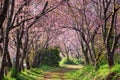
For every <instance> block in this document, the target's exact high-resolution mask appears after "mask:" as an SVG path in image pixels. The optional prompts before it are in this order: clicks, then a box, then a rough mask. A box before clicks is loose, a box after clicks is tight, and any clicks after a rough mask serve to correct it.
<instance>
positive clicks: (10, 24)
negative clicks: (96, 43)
mask: <svg viewBox="0 0 120 80" xmlns="http://www.w3.org/2000/svg"><path fill="white" fill-rule="evenodd" d="M63 2H65V0H62V1H42V0H3V1H1V2H0V3H1V12H0V50H1V53H0V54H1V55H2V57H1V58H2V62H1V68H0V79H2V78H3V77H4V75H5V72H6V71H7V70H9V69H10V68H12V67H14V68H15V71H16V73H18V72H21V70H24V62H25V63H26V66H27V69H30V67H31V66H33V67H37V66H38V65H39V64H40V61H42V59H43V58H44V56H45V52H44V51H43V50H44V49H47V47H48V42H49V41H50V40H51V39H52V36H49V35H50V34H51V35H52V33H51V31H52V32H53V31H54V30H53V29H52V28H51V26H49V25H45V24H47V23H44V20H47V18H48V17H47V14H49V13H50V12H51V11H53V10H54V9H56V8H57V7H59V6H60V5H61V4H62V3H63ZM43 23H44V25H43ZM47 26H48V27H47ZM54 32H55V31H54ZM55 33H56V32H55ZM42 51H43V52H44V53H41V52H42ZM41 54H42V55H41ZM12 62H13V63H12ZM33 63H34V64H33Z"/></svg>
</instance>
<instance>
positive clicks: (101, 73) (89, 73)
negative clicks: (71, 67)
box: [66, 64, 120, 80]
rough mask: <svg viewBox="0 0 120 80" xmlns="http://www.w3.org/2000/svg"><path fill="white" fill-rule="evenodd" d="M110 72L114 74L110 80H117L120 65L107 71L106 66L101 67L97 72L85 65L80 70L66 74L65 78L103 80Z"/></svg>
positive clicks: (119, 75)
mask: <svg viewBox="0 0 120 80" xmlns="http://www.w3.org/2000/svg"><path fill="white" fill-rule="evenodd" d="M112 72H115V73H116V75H115V76H114V78H112V80H117V77H120V64H116V65H115V66H114V67H113V68H112V69H109V67H108V65H107V64H106V65H103V66H101V67H100V68H99V69H98V70H97V71H95V69H94V67H93V66H90V65H86V66H85V67H83V68H82V69H80V70H76V71H72V72H69V73H66V77H68V78H71V79H73V80H105V79H106V77H107V76H108V75H109V74H110V73H112Z"/></svg>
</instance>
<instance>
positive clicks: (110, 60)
mask: <svg viewBox="0 0 120 80" xmlns="http://www.w3.org/2000/svg"><path fill="white" fill-rule="evenodd" d="M108 65H109V68H112V67H113V66H114V53H113V52H108Z"/></svg>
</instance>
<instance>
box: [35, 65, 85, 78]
mask: <svg viewBox="0 0 120 80" xmlns="http://www.w3.org/2000/svg"><path fill="white" fill-rule="evenodd" d="M82 67H83V66H82V65H64V66H63V67H61V68H59V69H56V70H53V71H48V72H44V74H43V75H42V76H41V78H40V77H37V78H36V80H72V79H69V78H66V77H65V74H66V73H68V72H70V71H73V70H78V69H80V68H82Z"/></svg>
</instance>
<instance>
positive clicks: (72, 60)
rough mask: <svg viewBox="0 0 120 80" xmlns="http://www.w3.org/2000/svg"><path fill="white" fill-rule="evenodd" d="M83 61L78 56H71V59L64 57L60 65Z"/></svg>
mask: <svg viewBox="0 0 120 80" xmlns="http://www.w3.org/2000/svg"><path fill="white" fill-rule="evenodd" d="M82 63H83V61H79V60H78V59H76V58H70V59H67V58H63V59H62V60H61V62H60V65H64V64H76V65H77V64H82Z"/></svg>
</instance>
